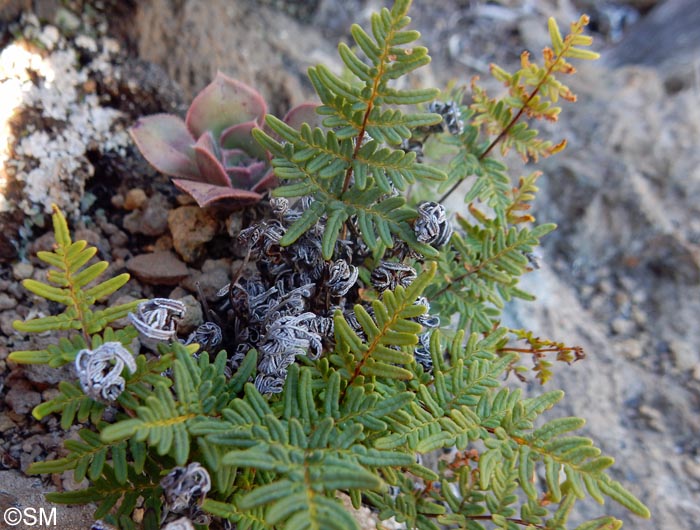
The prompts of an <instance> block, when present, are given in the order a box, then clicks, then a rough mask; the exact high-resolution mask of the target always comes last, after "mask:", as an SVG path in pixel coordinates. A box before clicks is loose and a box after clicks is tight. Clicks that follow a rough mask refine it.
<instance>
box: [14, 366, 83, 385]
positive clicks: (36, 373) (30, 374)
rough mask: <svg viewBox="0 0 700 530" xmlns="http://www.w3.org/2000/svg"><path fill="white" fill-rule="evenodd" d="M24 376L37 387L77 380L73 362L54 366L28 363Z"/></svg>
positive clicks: (24, 369)
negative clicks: (58, 366) (57, 366)
mask: <svg viewBox="0 0 700 530" xmlns="http://www.w3.org/2000/svg"><path fill="white" fill-rule="evenodd" d="M22 369H23V373H24V376H25V377H26V378H27V380H28V381H30V382H31V383H32V384H33V385H34V386H35V387H37V388H45V387H56V386H58V383H60V382H61V381H77V379H78V378H77V375H76V373H75V370H74V368H73V365H72V364H70V363H69V364H64V365H63V366H61V367H60V368H53V367H51V366H49V365H47V364H28V365H26V366H24V367H23V368H22Z"/></svg>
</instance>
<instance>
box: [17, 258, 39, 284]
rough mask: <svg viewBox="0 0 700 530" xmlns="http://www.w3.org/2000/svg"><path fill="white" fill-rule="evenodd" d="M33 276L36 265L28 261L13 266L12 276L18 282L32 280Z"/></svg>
mask: <svg viewBox="0 0 700 530" xmlns="http://www.w3.org/2000/svg"><path fill="white" fill-rule="evenodd" d="M32 274H34V265H32V264H31V263H29V262H28V261H20V262H17V263H15V264H14V265H13V266H12V275H13V276H14V277H15V279H16V280H19V281H21V280H26V279H27V278H31V277H32Z"/></svg>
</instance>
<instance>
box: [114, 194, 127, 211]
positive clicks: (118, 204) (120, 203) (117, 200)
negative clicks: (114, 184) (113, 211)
mask: <svg viewBox="0 0 700 530" xmlns="http://www.w3.org/2000/svg"><path fill="white" fill-rule="evenodd" d="M110 202H111V203H112V206H114V207H115V208H117V209H120V210H121V209H122V208H124V202H126V201H125V199H124V195H122V194H121V193H118V194H116V195H113V196H112V199H111V200H110Z"/></svg>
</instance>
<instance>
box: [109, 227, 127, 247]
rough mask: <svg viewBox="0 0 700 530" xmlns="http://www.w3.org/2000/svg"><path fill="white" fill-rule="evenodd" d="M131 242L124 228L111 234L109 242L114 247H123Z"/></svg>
mask: <svg viewBox="0 0 700 530" xmlns="http://www.w3.org/2000/svg"><path fill="white" fill-rule="evenodd" d="M128 243H129V236H128V235H127V234H126V232H123V231H122V230H118V231H116V232H115V233H114V234H112V235H111V236H109V244H110V246H111V247H112V248H113V249H114V248H123V247H125V246H126V245H127V244H128Z"/></svg>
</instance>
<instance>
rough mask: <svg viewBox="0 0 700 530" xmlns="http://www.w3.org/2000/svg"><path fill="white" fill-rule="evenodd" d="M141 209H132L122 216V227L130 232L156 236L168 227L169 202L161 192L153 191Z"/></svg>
mask: <svg viewBox="0 0 700 530" xmlns="http://www.w3.org/2000/svg"><path fill="white" fill-rule="evenodd" d="M145 204H146V206H145V208H144V209H143V210H134V211H132V212H131V213H129V214H127V215H125V216H124V229H126V230H127V231H128V232H130V233H132V234H145V235H147V236H153V237H157V236H160V235H162V234H164V233H165V231H166V230H167V229H168V211H169V210H170V203H169V202H168V199H167V198H166V197H165V196H164V195H163V194H161V193H154V194H153V195H152V196H151V198H150V199H148V202H147V203H145Z"/></svg>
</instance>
